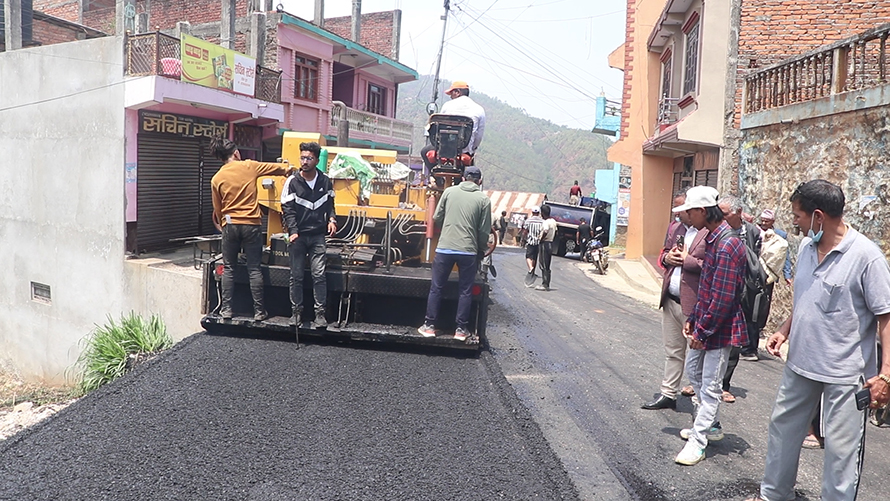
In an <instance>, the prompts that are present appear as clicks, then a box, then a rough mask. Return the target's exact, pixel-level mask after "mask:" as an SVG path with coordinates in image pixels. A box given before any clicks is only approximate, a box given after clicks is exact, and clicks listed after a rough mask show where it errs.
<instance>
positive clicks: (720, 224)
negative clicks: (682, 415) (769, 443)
mask: <svg viewBox="0 0 890 501" xmlns="http://www.w3.org/2000/svg"><path fill="white" fill-rule="evenodd" d="M673 211H674V212H675V213H676V212H681V211H686V214H687V217H688V218H689V221H690V222H691V223H692V226H695V227H696V228H698V229H699V230H701V229H702V228H707V229H708V236H707V238H706V239H705V242H706V244H705V245H706V250H705V259H704V262H703V263H702V273H701V280H700V281H699V287H698V301H697V302H696V304H695V307H694V308H693V310H692V313H691V314H690V315H689V318H687V320H686V325H685V326H684V328H683V334H684V336H686V337H687V338H688V339H689V348H690V349H689V352H688V353H687V354H686V375H687V377H689V381H690V382H691V383H692V387H693V389H694V390H695V393H696V395H697V396H698V402H699V405H698V407H697V409H696V410H695V421H694V424H693V426H692V428H691V429H684V430H681V431H680V436H681V437H682V438H685V439H686V440H687V442H686V446H685V447H683V450H681V451H680V453H679V454H678V455H677V457H676V459H675V461H676V462H677V463H679V464H683V465H694V464H696V463H698V462H699V461H701V460H702V459H704V458H705V447H707V445H708V442H709V441H716V440H721V439H722V438H723V429H722V427H721V426H720V420H719V408H720V400H721V394H722V388H721V382H722V380H723V374H724V372H725V371H726V362H727V360H728V358H729V353H730V351H731V349H732V347H733V346H742V345H744V344H745V343H746V342H747V340H748V339H747V333H746V331H745V316H744V314H743V313H742V305H741V302H742V288H743V285H744V280H745V267H746V266H747V263H746V256H745V244H744V243H743V242H742V240H741V239H740V238H739V237H738V236H737V235H736V234H735V232H734V231H733V229H732V228H731V227H730V226H729V224H727V223H726V221H724V220H723V211H721V210H720V208H719V207H718V206H717V190H715V189H714V188H711V187H708V186H696V187H693V188H690V189H689V191H688V192H687V193H686V202H685V203H684V204H683V205H681V206H679V207H675V208H674V209H673Z"/></svg>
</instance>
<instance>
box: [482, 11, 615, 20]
mask: <svg viewBox="0 0 890 501" xmlns="http://www.w3.org/2000/svg"><path fill="white" fill-rule="evenodd" d="M622 12H624V11H623V10H616V11H614V12H607V13H606V14H599V15H596V16H584V17H570V18H567V19H521V20H520V19H497V18H494V17H489V18H488V19H490V20H491V21H498V22H509V23H563V22H568V21H589V20H591V19H597V18H600V17H606V16H614V15H615V14H621V13H622Z"/></svg>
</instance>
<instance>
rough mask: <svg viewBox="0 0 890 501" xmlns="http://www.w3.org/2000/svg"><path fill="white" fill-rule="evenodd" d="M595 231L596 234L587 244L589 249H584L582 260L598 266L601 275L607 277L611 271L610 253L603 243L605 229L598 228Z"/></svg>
mask: <svg viewBox="0 0 890 501" xmlns="http://www.w3.org/2000/svg"><path fill="white" fill-rule="evenodd" d="M595 231H596V234H595V235H594V236H593V238H591V239H590V241H588V242H587V247H586V248H585V249H584V254H582V256H581V259H582V260H583V261H585V262H587V263H591V264H593V265H594V266H596V270H597V271H598V272H599V273H600V275H605V274H606V270H607V269H609V251H608V250H607V249H606V248H605V246H604V245H603V242H602V241H601V239H602V238H603V227H602V226H597V227H596V230H595Z"/></svg>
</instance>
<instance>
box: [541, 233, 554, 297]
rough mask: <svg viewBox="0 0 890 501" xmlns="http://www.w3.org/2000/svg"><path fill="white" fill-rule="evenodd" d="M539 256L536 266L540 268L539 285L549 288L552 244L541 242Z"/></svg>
mask: <svg viewBox="0 0 890 501" xmlns="http://www.w3.org/2000/svg"><path fill="white" fill-rule="evenodd" d="M540 252H541V255H540V257H539V258H538V264H539V265H540V266H541V285H543V286H544V287H546V288H548V289H549V288H550V262H551V260H552V259H553V242H541V250H540Z"/></svg>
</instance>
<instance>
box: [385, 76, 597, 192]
mask: <svg viewBox="0 0 890 501" xmlns="http://www.w3.org/2000/svg"><path fill="white" fill-rule="evenodd" d="M431 82H432V77H431V76H422V77H421V80H419V81H416V82H409V83H406V84H402V85H400V86H399V104H398V119H399V120H406V121H409V122H411V123H414V124H417V127H415V129H414V151H412V155H419V154H420V149H421V148H422V147H423V145H424V144H426V143H425V140H424V137H423V126H424V125H425V124H426V121H427V118H428V116H427V114H426V104H427V102H428V101H429V98H430V93H431V92H432V84H431ZM447 85H448V83H444V84H442V85H440V86H439V88H440V92H441V91H442V90H444V89H446V88H447ZM470 97H472V98H473V100H474V101H476V102H477V103H479V104H480V105H481V106H482V107H483V108H485V117H486V122H485V123H486V125H485V138H484V139H483V140H482V146H481V147H480V148H479V151H478V153H477V155H476V165H478V166H479V168H480V169H482V172H483V174H484V176H485V189H489V190H506V191H530V192H539V193H547V194H548V195H549V198H550V199H551V200H554V201H557V202H559V201H568V196H569V195H568V193H569V187H570V186H571V185H572V183H573V182H574V181H575V180H578V181H579V184H580V185H581V188H582V189H583V190H584V194H585V195H587V194H589V193H590V192H591V191H592V190H593V179H594V176H595V174H594V171H595V170H597V169H611V166H610V164H609V162H608V161H607V160H606V149H607V148H608V147H609V145H610V144H611V139H610V138H606V137H604V136H601V135H599V134H593V133H592V132H590V131H589V130H581V129H570V128H568V127H563V126H559V125H556V124H554V123H552V122H550V121H548V120H543V119H540V118H534V117H530V116H528V115H526V114H525V112H524V111H523V110H521V109H519V108H514V107H513V106H510V105H508V104H507V103H504V102H503V101H500V100H498V99H497V98H493V97H490V96H487V95H485V94H482V93H478V92H472V93H471V94H470ZM448 99H449V98H448V96H445V95H444V94H443V95H442V97H441V98H440V100H439V106H440V107H441V105H442V103H443V102H445V100H448ZM591 128H592V124H591Z"/></svg>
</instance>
